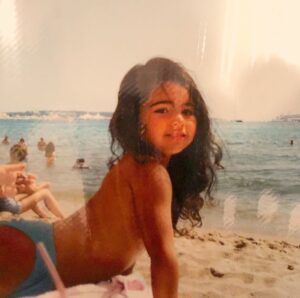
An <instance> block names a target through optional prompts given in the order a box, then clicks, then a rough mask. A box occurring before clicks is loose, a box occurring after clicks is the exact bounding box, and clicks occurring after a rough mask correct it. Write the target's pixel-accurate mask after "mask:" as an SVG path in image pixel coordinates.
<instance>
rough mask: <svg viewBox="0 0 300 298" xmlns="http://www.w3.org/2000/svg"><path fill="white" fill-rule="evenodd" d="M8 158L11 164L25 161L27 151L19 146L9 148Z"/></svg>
mask: <svg viewBox="0 0 300 298" xmlns="http://www.w3.org/2000/svg"><path fill="white" fill-rule="evenodd" d="M9 156H10V163H11V164H14V163H18V162H22V161H26V157H27V150H25V149H24V148H23V147H22V146H21V145H20V144H15V145H13V146H12V147H11V148H10V150H9Z"/></svg>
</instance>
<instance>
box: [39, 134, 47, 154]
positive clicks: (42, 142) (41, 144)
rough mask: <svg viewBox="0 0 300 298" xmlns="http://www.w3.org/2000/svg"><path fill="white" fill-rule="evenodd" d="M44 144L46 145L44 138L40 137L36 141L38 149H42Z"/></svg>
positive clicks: (44, 146)
mask: <svg viewBox="0 0 300 298" xmlns="http://www.w3.org/2000/svg"><path fill="white" fill-rule="evenodd" d="M46 146H47V143H46V142H45V140H44V138H42V137H41V138H40V140H39V141H38V143H37V147H38V149H39V150H40V151H44V150H45V148H46Z"/></svg>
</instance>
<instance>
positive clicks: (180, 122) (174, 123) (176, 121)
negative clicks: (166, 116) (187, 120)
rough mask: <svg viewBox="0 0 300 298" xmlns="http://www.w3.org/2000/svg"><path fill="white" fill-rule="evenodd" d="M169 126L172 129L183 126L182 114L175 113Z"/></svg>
mask: <svg viewBox="0 0 300 298" xmlns="http://www.w3.org/2000/svg"><path fill="white" fill-rule="evenodd" d="M171 126H172V128H173V129H182V127H183V117H182V115H180V114H179V115H176V116H175V117H174V118H173V120H172V122H171Z"/></svg>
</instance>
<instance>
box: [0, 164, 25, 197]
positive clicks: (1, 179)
mask: <svg viewBox="0 0 300 298" xmlns="http://www.w3.org/2000/svg"><path fill="white" fill-rule="evenodd" d="M24 168H25V165H24V164H22V163H19V164H11V165H0V186H1V187H0V196H3V197H4V196H14V195H15V194H16V193H17V189H16V185H15V182H16V176H17V175H18V174H19V173H21V172H22V171H23V170H24Z"/></svg>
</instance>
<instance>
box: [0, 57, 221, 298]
mask: <svg viewBox="0 0 300 298" xmlns="http://www.w3.org/2000/svg"><path fill="white" fill-rule="evenodd" d="M109 131H110V134H111V150H112V157H111V159H110V162H109V166H110V169H109V172H108V173H107V175H106V176H105V178H104V180H103V182H102V185H101V187H100V189H99V190H98V191H97V193H96V194H95V195H94V196H93V197H92V198H91V199H90V200H89V201H88V202H87V203H86V205H85V206H83V207H82V208H81V209H79V210H78V211H77V212H75V213H74V214H72V215H71V216H70V217H68V218H66V219H64V220H61V221H57V222H55V223H52V224H50V223H45V222H43V221H34V222H30V221H25V220H22V221H2V222H0V268H10V270H9V271H3V272H2V274H1V275H0V296H1V297H2V296H5V297H7V296H8V297H20V296H31V295H37V294H40V293H43V292H46V291H49V290H52V289H53V288H54V286H53V283H52V281H51V277H50V276H49V274H48V272H47V268H46V267H45V265H44V264H43V262H42V260H41V259H40V256H39V254H38V252H37V251H36V246H35V244H36V243H37V242H40V241H42V242H44V244H45V246H46V248H47V250H48V252H49V255H50V257H51V258H52V260H53V262H54V264H55V265H56V267H57V270H58V273H59V275H60V277H61V278H62V281H63V282H64V284H65V285H66V286H67V287H69V286H72V285H78V284H85V283H97V282H99V281H105V280H109V279H111V278H112V277H113V276H116V275H120V274H123V275H125V274H129V273H130V272H131V271H132V269H133V267H134V265H135V262H136V260H137V258H138V257H139V255H140V254H141V253H142V252H143V251H145V250H146V251H147V253H148V255H149V257H150V260H151V268H150V270H151V280H152V292H153V296H154V297H155V298H157V297H164V298H166V297H167V298H175V297H178V279H179V278H178V275H179V273H178V261H177V257H176V252H175V248H174V243H173V241H174V240H173V235H174V230H177V222H178V220H179V218H181V219H187V220H189V221H190V222H192V223H193V225H199V226H200V225H201V216H200V213H199V210H200V208H201V207H202V205H203V196H204V195H206V196H208V197H210V192H211V188H212V185H213V183H214V181H215V178H216V176H215V169H214V164H215V156H216V155H217V152H218V151H219V150H221V149H220V147H219V146H218V145H217V144H216V143H215V141H214V138H213V134H212V131H211V126H210V120H209V116H208V111H207V108H206V104H205V102H204V100H203V98H202V96H201V94H200V92H199V90H198V88H197V86H196V84H195V82H194V81H193V79H192V78H191V76H190V75H189V74H188V73H187V71H186V70H185V69H184V68H183V66H181V65H180V64H177V63H175V62H173V61H171V60H169V59H166V58H153V59H151V60H149V61H148V62H147V63H146V64H144V65H142V64H138V65H135V66H134V67H133V68H131V69H130V70H129V71H128V73H127V74H126V75H125V77H124V78H123V80H122V82H121V86H120V90H119V94H118V104H117V107H116V110H115V112H114V114H113V116H112V118H111V121H110V124H109ZM200 194H201V195H200ZM25 252H26V258H24V257H23V256H24V254H25Z"/></svg>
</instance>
